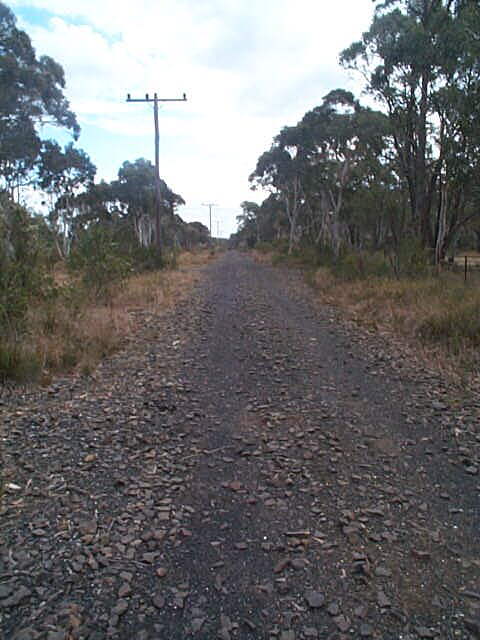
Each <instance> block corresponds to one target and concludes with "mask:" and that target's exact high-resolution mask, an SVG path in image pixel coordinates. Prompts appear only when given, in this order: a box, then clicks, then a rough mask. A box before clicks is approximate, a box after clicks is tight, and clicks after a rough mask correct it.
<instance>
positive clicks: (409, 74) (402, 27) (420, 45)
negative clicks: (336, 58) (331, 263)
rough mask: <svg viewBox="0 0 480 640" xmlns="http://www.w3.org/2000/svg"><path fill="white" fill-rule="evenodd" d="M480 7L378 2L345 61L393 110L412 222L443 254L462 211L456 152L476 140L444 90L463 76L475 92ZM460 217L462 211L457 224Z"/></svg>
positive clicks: (435, 0)
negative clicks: (454, 219)
mask: <svg viewBox="0 0 480 640" xmlns="http://www.w3.org/2000/svg"><path fill="white" fill-rule="evenodd" d="M478 12H479V8H478V3H477V2H474V1H473V0H463V1H456V2H455V1H454V0H387V1H385V2H382V3H378V4H377V7H376V12H375V16H374V19H373V22H372V25H371V26H370V29H369V30H368V31H367V32H365V33H364V34H363V36H362V39H361V40H359V41H358V42H355V43H353V44H352V45H351V46H350V47H349V48H348V49H345V50H344V51H343V52H342V54H341V57H340V60H341V62H342V64H343V65H344V66H346V67H349V68H354V69H357V70H359V71H361V72H362V73H363V75H364V77H365V79H366V82H367V89H368V91H369V92H370V93H371V94H372V95H373V96H374V97H375V98H376V99H377V100H378V101H379V102H380V103H381V104H382V105H383V106H384V108H385V109H386V111H387V113H388V116H389V120H390V124H391V127H392V134H393V139H394V145H395V150H396V155H397V162H398V166H399V170H400V172H401V174H402V176H403V177H404V179H405V181H406V184H407V185H408V194H409V205H410V214H411V224H412V226H413V228H414V230H415V232H416V234H417V235H418V236H419V237H420V238H421V241H422V243H423V245H424V246H425V247H429V248H437V253H442V252H443V253H444V252H445V241H446V239H447V238H448V237H449V236H448V234H447V233H446V232H445V228H446V226H447V223H446V219H447V218H448V216H449V215H454V216H455V215H456V214H454V211H453V210H454V209H455V202H454V200H453V199H450V198H449V195H448V193H449V189H450V187H451V186H452V180H453V181H454V177H453V173H454V172H455V171H454V166H456V164H457V163H456V162H454V155H455V153H457V152H458V150H459V144H460V147H462V145H464V150H466V147H467V146H468V144H467V142H466V139H465V137H464V135H465V133H466V130H465V128H463V133H460V132H459V131H460V129H461V128H462V119H464V118H465V115H466V114H465V113H463V114H462V115H460V111H455V109H451V107H452V106H453V105H452V104H451V103H448V102H447V103H446V102H445V100H444V99H442V96H443V97H445V96H446V95H450V97H452V92H453V93H455V90H456V89H458V87H459V86H460V84H459V82H460V79H461V78H463V80H462V81H461V82H463V83H464V84H463V87H464V88H465V87H466V86H467V85H468V84H469V83H470V85H469V91H471V90H472V89H473V86H472V82H473V84H475V85H477V78H478V62H477V63H476V64H475V56H472V55H470V54H471V53H472V51H473V49H474V48H475V46H477V45H478V42H477V43H476V42H475V40H476V38H477V35H476V34H477V33H478V32H476V31H475V29H472V28H471V27H472V25H473V24H475V23H476V22H477V21H478ZM466 52H469V53H466ZM477 60H478V57H477ZM475 67H477V68H475ZM467 77H468V79H469V82H467V83H465V79H466V78H467ZM468 102H469V104H470V106H471V107H473V102H472V101H471V100H469V101H468ZM447 106H448V108H446V107H447ZM475 111H476V108H475ZM447 113H448V114H449V116H447ZM477 116H478V113H477ZM453 120H455V122H453ZM462 137H463V142H462ZM452 172H453V173H452ZM449 185H450V186H449ZM457 185H458V182H457ZM464 186H465V185H464ZM456 197H458V193H457V196H456ZM460 200H461V199H460ZM457 214H458V206H457ZM460 215H461V214H460ZM457 223H458V215H457V222H456V223H454V224H453V227H455V228H457V227H458V224H457ZM450 226H451V225H450ZM453 227H452V229H453ZM439 235H441V236H442V237H441V238H439ZM451 235H452V233H450V236H451ZM439 240H440V244H442V245H443V247H442V248H439V247H438V245H439Z"/></svg>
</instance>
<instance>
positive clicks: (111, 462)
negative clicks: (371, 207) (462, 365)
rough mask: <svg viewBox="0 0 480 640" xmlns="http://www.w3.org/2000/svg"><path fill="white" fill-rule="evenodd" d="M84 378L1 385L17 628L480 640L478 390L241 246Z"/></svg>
mask: <svg viewBox="0 0 480 640" xmlns="http://www.w3.org/2000/svg"><path fill="white" fill-rule="evenodd" d="M139 317H141V319H142V321H143V329H142V330H141V331H140V332H139V334H138V335H137V336H136V337H135V339H134V340H132V341H131V342H130V344H129V345H127V346H126V348H125V349H124V350H123V351H122V352H120V353H118V354H116V355H115V356H114V357H112V358H109V359H107V360H105V361H104V362H103V363H102V364H101V366H100V367H99V368H98V370H97V371H96V373H95V375H94V376H93V377H92V378H89V379H73V378H65V379H62V380H58V381H57V382H56V383H55V384H54V385H52V386H51V387H49V388H48V389H43V390H34V391H30V392H28V393H23V394H20V392H18V393H17V394H16V395H15V396H12V395H10V396H8V397H7V395H6V394H5V396H4V400H3V405H2V406H0V409H1V411H2V421H3V424H4V437H3V454H4V467H5V468H4V478H5V495H4V497H3V500H2V506H1V507H0V632H1V634H3V635H2V636H1V637H2V638H6V639H10V638H12V639H16V640H20V639H21V640H37V639H40V638H42V639H43V638H46V639H47V640H73V639H87V638H88V639H89V640H101V639H103V638H119V639H139V640H149V639H152V640H153V639H157V638H165V639H172V640H174V639H177V638H190V637H193V638H199V639H201V638H220V639H224V640H228V639H229V638H266V639H270V638H272V639H273V638H275V639H277V638H278V639H280V640H296V639H297V640H298V639H302V638H305V639H306V638H320V639H327V638H330V639H332V640H333V639H334V638H337V639H338V640H341V639H342V638H378V639H392V640H393V639H399V638H403V639H404V640H407V639H412V640H413V639H416V638H441V639H444V638H445V639H453V638H455V639H459V638H460V639H467V638H476V637H480V584H479V568H480V554H479V545H478V543H479V530H480V513H479V508H478V495H479V475H478V473H479V458H480V429H479V421H478V417H479V413H480V400H479V398H478V397H477V396H476V395H475V394H473V392H470V393H468V394H467V393H461V390H458V389H453V388H450V387H448V385H446V384H444V383H443V381H442V379H441V376H439V375H436V374H434V373H431V372H428V371H426V370H422V369H420V368H418V367H415V365H414V364H413V363H412V362H411V361H409V360H408V359H407V358H405V357H404V356H403V357H402V352H401V351H398V349H394V348H393V347H392V346H391V345H388V344H387V343H386V342H385V340H382V339H380V338H379V337H378V336H375V335H372V334H368V333H365V332H361V331H360V330H358V329H355V328H352V327H349V326H348V325H347V324H345V323H344V322H342V321H341V319H340V318H339V317H338V313H337V312H335V311H334V310H332V309H330V308H326V307H322V306H319V305H318V304H316V303H315V301H314V298H313V295H312V292H311V290H309V289H308V288H307V286H306V285H305V284H304V283H303V280H302V278H301V275H300V274H298V273H296V272H294V271H284V270H279V269H274V268H272V267H269V266H265V265H260V264H257V263H255V262H254V261H253V260H252V259H251V258H249V257H247V256H244V255H241V254H238V253H236V252H230V253H228V254H226V255H224V256H222V257H221V258H220V259H219V260H217V261H216V262H214V263H212V264H211V265H209V266H208V267H206V268H205V269H204V270H203V273H202V277H201V282H200V284H199V285H198V286H197V289H196V290H195V293H194V295H193V296H192V298H191V299H189V300H188V301H184V302H181V303H179V305H178V306H177V308H176V310H175V312H174V313H171V314H169V315H167V316H163V317H157V316H154V315H152V314H148V313H144V314H141V313H139Z"/></svg>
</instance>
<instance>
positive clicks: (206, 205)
mask: <svg viewBox="0 0 480 640" xmlns="http://www.w3.org/2000/svg"><path fill="white" fill-rule="evenodd" d="M202 207H208V211H209V216H210V237H212V207H218V205H217V204H215V202H207V203H205V202H202Z"/></svg>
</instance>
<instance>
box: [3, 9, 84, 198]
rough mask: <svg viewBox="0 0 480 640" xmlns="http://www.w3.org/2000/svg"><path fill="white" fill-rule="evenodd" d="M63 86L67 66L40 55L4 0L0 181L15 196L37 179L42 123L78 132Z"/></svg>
mask: <svg viewBox="0 0 480 640" xmlns="http://www.w3.org/2000/svg"><path fill="white" fill-rule="evenodd" d="M64 88H65V76H64V73H63V69H62V67H61V66H60V65H59V64H58V63H57V62H55V60H53V59H52V58H50V57H49V56H41V57H39V58H37V56H36V54H35V50H34V48H33V47H32V43H31V41H30V38H29V36H28V35H27V34H26V33H25V32H24V31H22V30H20V29H18V28H17V26H16V19H15V16H14V15H13V13H12V12H11V11H10V9H9V8H8V7H7V6H6V5H5V4H4V3H2V2H0V186H3V187H4V188H5V189H7V190H9V191H10V192H11V194H12V195H13V191H14V189H15V188H17V187H19V186H21V185H22V184H28V183H30V182H32V181H33V180H34V168H35V167H34V165H35V162H36V159H37V157H38V155H39V153H40V149H41V141H40V136H39V132H38V126H39V125H40V124H46V123H48V124H52V125H54V126H59V127H62V128H65V129H67V130H69V131H71V132H72V134H73V137H74V138H75V139H77V138H78V136H79V133H80V127H79V125H78V122H77V119H76V117H75V114H74V113H73V112H72V111H71V109H70V105H69V103H68V100H67V99H66V97H65V95H64V93H63V91H64ZM32 172H33V173H32Z"/></svg>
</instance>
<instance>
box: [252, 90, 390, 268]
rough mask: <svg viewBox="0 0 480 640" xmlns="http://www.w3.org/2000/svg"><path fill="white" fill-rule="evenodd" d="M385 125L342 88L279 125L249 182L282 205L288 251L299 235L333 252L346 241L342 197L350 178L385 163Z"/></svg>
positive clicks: (374, 113) (387, 132)
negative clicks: (297, 118)
mask: <svg viewBox="0 0 480 640" xmlns="http://www.w3.org/2000/svg"><path fill="white" fill-rule="evenodd" d="M388 138H389V127H388V121H387V119H386V118H385V116H383V115H382V114H381V113H379V112H376V111H372V110H371V109H368V108H365V107H362V106H361V105H360V103H359V102H358V101H357V100H356V99H355V98H354V96H353V95H352V94H351V93H350V92H348V91H344V90H342V89H337V90H335V91H331V92H330V93H329V94H328V95H326V96H325V98H324V99H323V101H322V103H321V104H320V105H319V106H317V107H315V108H314V109H312V110H311V111H309V112H307V113H306V114H305V115H304V117H303V118H302V120H301V121H300V122H299V123H298V124H297V125H296V126H294V127H285V128H284V129H282V131H281V132H280V134H279V135H278V136H277V137H276V138H275V139H274V143H273V145H272V148H271V149H270V151H268V152H266V153H264V154H263V155H262V156H261V157H260V159H259V161H258V163H257V167H256V169H255V171H254V173H253V174H252V175H251V177H250V180H251V181H252V182H253V184H254V186H261V187H262V188H266V189H268V190H270V191H271V192H272V193H273V194H275V195H276V196H277V198H279V199H280V200H281V201H282V202H283V204H284V215H285V217H286V219H287V220H288V223H289V251H290V252H291V250H292V248H293V246H294V244H295V242H296V241H298V239H299V236H300V235H302V236H304V237H308V238H310V240H311V241H313V243H314V244H317V245H326V246H328V247H329V248H330V249H332V251H333V253H334V255H335V256H338V254H339V252H340V249H341V246H342V245H343V244H345V243H348V238H349V234H348V229H347V226H346V221H345V211H346V209H345V197H346V195H347V194H348V190H349V189H351V188H352V184H353V177H354V176H355V175H358V174H359V173H362V172H363V173H365V172H366V171H367V170H368V171H370V172H372V170H373V169H372V167H374V166H375V167H376V169H375V170H376V171H377V173H378V172H380V171H381V170H382V168H383V166H384V164H385V163H386V162H387V158H386V150H387V148H388Z"/></svg>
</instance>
